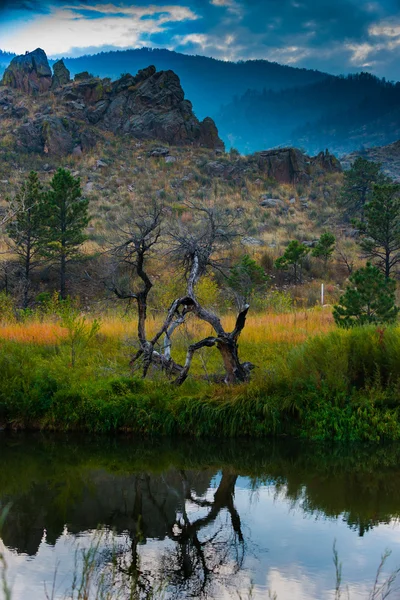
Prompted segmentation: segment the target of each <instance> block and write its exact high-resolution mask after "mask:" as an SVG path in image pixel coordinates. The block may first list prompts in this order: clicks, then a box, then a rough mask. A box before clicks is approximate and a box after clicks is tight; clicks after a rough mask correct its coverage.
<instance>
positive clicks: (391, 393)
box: [0, 309, 400, 441]
mask: <svg viewBox="0 0 400 600" xmlns="http://www.w3.org/2000/svg"><path fill="white" fill-rule="evenodd" d="M224 325H225V326H226V327H228V328H229V327H231V328H233V326H234V317H233V315H232V316H231V315H228V316H226V317H225V323H224ZM158 326H159V318H158V317H154V318H151V319H150V320H149V328H150V329H151V330H154V331H155V330H156V329H157V328H158ZM87 327H88V328H89V329H90V327H91V322H90V320H88V321H87ZM85 328H86V324H85ZM85 331H86V329H85ZM208 333H209V331H208V325H206V324H202V323H200V324H199V323H198V322H197V321H196V320H194V319H193V320H189V322H188V324H187V326H186V327H185V328H182V329H181V330H180V331H179V333H178V335H177V336H176V341H175V346H174V351H175V353H176V356H177V359H178V360H183V358H184V355H185V351H186V348H187V345H188V343H189V342H190V341H191V340H194V339H198V338H199V337H200V336H202V337H204V335H207V334H208ZM135 340H136V322H135V318H134V317H133V318H130V317H125V318H124V317H118V318H117V317H108V318H107V317H105V318H103V320H102V323H101V327H100V330H99V331H98V332H97V331H95V333H94V334H93V336H90V339H87V340H86V341H85V343H84V344H81V345H80V346H79V348H80V349H79V360H78V361H75V360H71V352H72V349H71V335H69V334H68V331H67V329H66V328H65V327H62V322H61V323H60V321H56V320H51V319H49V318H48V319H47V320H44V321H42V322H40V321H39V319H36V320H35V319H33V320H29V321H28V322H27V323H25V324H8V325H4V326H3V327H1V328H0V372H1V380H0V426H1V424H3V426H4V425H5V426H8V427H13V428H34V429H52V430H71V429H73V430H75V429H76V430H86V431H99V432H110V431H121V430H122V431H127V430H128V431H132V432H135V433H140V434H151V435H171V434H174V435H190V436H221V435H223V436H230V437H232V436H243V435H246V436H253V437H254V436H256V437H263V436H273V435H280V434H291V435H295V436H301V437H308V438H312V439H335V440H368V441H381V440H397V439H400V420H399V414H400V336H399V329H398V328H397V327H395V326H392V327H388V328H382V327H378V328H376V327H364V328H361V329H352V330H349V331H346V330H344V331H342V330H337V329H335V328H334V326H333V322H332V316H331V313H330V311H329V310H322V309H314V310H310V311H300V312H294V313H285V314H279V315H277V314H268V315H266V314H262V315H253V316H251V317H250V318H249V320H248V324H247V326H246V328H245V330H244V332H243V335H242V337H241V338H240V353H241V357H242V359H243V360H250V361H252V362H253V363H254V364H256V365H257V368H256V369H255V371H254V376H253V379H252V381H251V383H250V384H246V385H240V386H234V387H230V388H228V387H226V386H222V385H217V384H210V383H209V380H210V374H212V373H214V372H218V370H219V369H221V364H220V357H219V353H218V351H217V350H216V349H210V350H209V349H206V350H205V351H204V352H202V353H199V354H198V356H196V359H195V360H194V362H193V371H192V377H191V379H190V380H188V381H187V382H186V383H185V384H184V386H182V387H181V388H179V389H176V388H175V387H173V386H171V384H170V383H169V382H168V380H167V378H166V377H165V374H162V373H161V374H160V373H158V372H156V371H154V372H153V373H152V378H151V379H150V380H148V381H147V380H146V381H145V382H144V381H142V380H140V379H138V378H137V377H135V376H132V373H131V372H130V371H129V369H128V364H129V357H130V355H131V353H132V352H133V350H134V345H135Z"/></svg>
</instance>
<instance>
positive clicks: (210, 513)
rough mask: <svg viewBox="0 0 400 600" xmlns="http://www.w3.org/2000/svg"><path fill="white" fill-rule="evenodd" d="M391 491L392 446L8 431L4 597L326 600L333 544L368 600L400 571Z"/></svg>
mask: <svg viewBox="0 0 400 600" xmlns="http://www.w3.org/2000/svg"><path fill="white" fill-rule="evenodd" d="M399 490H400V447H399V446H388V447H382V446H379V447H368V446H347V447H343V446H329V447H327V446H319V445H315V444H302V443H298V442H293V441H288V440H281V441H279V442H277V441H249V440H243V441H242V440H235V441H234V442H233V441H232V442H220V441H218V440H214V441H204V440H203V441H194V440H184V441H180V442H178V441H174V440H155V441H154V440H153V441H151V440H133V439H129V438H128V437H127V438H125V437H124V438H113V439H109V438H103V437H99V438H87V437H84V438H81V437H75V436H60V435H57V436H48V435H46V436H42V435H38V434H16V433H15V434H6V433H4V432H3V433H1V434H0V506H2V507H5V506H7V507H8V513H7V518H6V520H5V522H4V524H3V527H2V533H1V536H2V537H1V539H0V552H2V554H3V556H4V561H5V565H6V578H7V581H8V582H9V585H10V587H11V589H12V599H13V600H27V599H29V600H42V599H45V598H46V597H47V598H54V599H61V598H65V597H69V598H84V597H88V598H89V597H90V598H96V597H97V598H99V599H100V598H102V599H103V598H104V599H106V598H107V599H110V598H157V599H158V598H165V599H169V598H182V599H184V598H209V599H214V598H215V599H227V598H237V599H238V600H239V598H242V600H244V599H247V598H250V597H251V598H253V599H257V600H258V599H259V598H274V597H275V595H276V598H277V599H278V600H289V599H290V600H292V599H307V600H309V599H316V600H321V599H325V598H328V599H329V598H332V599H333V598H335V586H336V584H337V575H336V567H335V565H334V549H333V548H334V544H335V547H336V550H337V555H338V561H339V562H340V563H341V565H342V567H341V568H342V584H341V587H342V591H343V596H342V597H343V598H344V597H346V598H347V593H348V594H349V597H350V599H351V600H354V599H366V598H369V597H370V594H371V592H372V590H373V587H374V580H375V576H376V573H377V569H378V568H379V564H380V560H381V555H382V554H383V553H384V552H385V550H386V549H389V550H391V555H390V556H389V557H388V558H387V560H386V561H385V563H384V565H383V566H382V568H381V576H380V579H379V581H380V582H381V583H384V582H385V580H386V579H387V577H388V576H390V574H393V573H394V571H395V569H396V567H398V566H400V523H399V515H400V493H399ZM337 568H338V569H339V568H340V566H338V567H337ZM74 582H75V583H74ZM82 582H83V585H85V586H86V588H87V589H88V590H89V589H90V591H88V592H87V596H84V595H83V593H82V594H81V596H79V593H78V587H79V585H80V584H82ZM399 583H400V579H399V580H398V581H397V582H395V583H394V584H393V593H392V594H391V597H393V598H399V597H400V596H399V591H398V589H397V590H396V587H397V585H398V584H399ZM74 586H75V590H74ZM0 589H1V585H0ZM96 593H97V596H96ZM381 597H384V596H383V595H382V593H381V595H379V594H377V595H376V598H381ZM0 599H1V600H3V597H2V591H0Z"/></svg>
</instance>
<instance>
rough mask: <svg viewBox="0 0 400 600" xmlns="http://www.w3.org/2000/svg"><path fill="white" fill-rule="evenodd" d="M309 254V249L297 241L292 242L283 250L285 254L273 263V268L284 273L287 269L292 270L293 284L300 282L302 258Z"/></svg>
mask: <svg viewBox="0 0 400 600" xmlns="http://www.w3.org/2000/svg"><path fill="white" fill-rule="evenodd" d="M309 252H310V249H309V248H307V247H306V246H304V244H301V243H300V242H298V241H297V240H292V241H291V242H290V243H289V245H288V247H287V248H286V250H285V253H284V254H283V255H282V256H281V257H280V258H278V259H277V260H276V261H275V268H276V269H281V270H284V271H286V270H287V269H288V268H289V267H292V269H293V279H294V283H297V282H299V283H301V281H302V273H301V271H302V266H303V262H304V258H305V257H306V256H307V254H308V253H309Z"/></svg>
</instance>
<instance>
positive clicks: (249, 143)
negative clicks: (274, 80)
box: [216, 73, 400, 155]
mask: <svg viewBox="0 0 400 600" xmlns="http://www.w3.org/2000/svg"><path fill="white" fill-rule="evenodd" d="M216 120H217V122H218V124H219V127H220V133H221V135H222V137H223V139H225V140H229V144H231V145H233V146H235V147H237V148H238V149H239V150H240V151H241V152H254V151H256V150H260V149H263V148H270V147H273V146H277V145H293V146H299V147H304V148H305V149H306V150H307V151H308V152H311V153H317V152H320V151H321V150H323V149H324V148H329V149H330V150H331V151H334V152H336V153H337V154H340V155H341V154H344V153H347V152H350V151H352V150H355V149H360V148H362V147H364V146H370V145H375V144H387V143H390V142H393V141H395V140H396V139H398V138H399V137H400V83H392V82H387V81H385V80H384V79H378V78H377V77H375V76H373V75H370V74H369V73H359V74H356V75H348V76H347V77H328V78H326V79H324V80H323V81H320V82H317V83H313V84H310V85H306V86H302V87H296V88H292V89H285V90H281V91H278V92H277V91H273V90H264V91H263V92H259V91H255V90H249V91H247V92H246V93H245V94H244V95H242V96H241V97H235V98H234V99H233V101H232V102H231V103H229V104H228V105H225V106H223V107H222V108H221V110H220V111H219V113H218V114H217V116H216Z"/></svg>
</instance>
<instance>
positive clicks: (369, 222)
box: [358, 184, 400, 278]
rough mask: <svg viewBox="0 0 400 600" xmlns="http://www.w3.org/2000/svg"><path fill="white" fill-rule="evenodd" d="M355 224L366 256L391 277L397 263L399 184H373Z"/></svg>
mask: <svg viewBox="0 0 400 600" xmlns="http://www.w3.org/2000/svg"><path fill="white" fill-rule="evenodd" d="M358 226H359V228H360V233H361V236H362V239H361V247H362V249H363V250H364V252H365V256H366V258H368V259H372V260H373V261H374V262H375V263H376V265H377V266H378V267H379V269H380V270H381V271H382V272H383V273H384V274H385V277H387V278H388V277H390V276H391V274H392V273H393V271H394V270H395V267H396V265H397V264H398V263H399V262H400V185H396V184H385V185H376V186H375V187H374V191H373V196H372V200H371V202H369V203H368V204H367V206H366V207H365V221H364V223H358Z"/></svg>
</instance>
